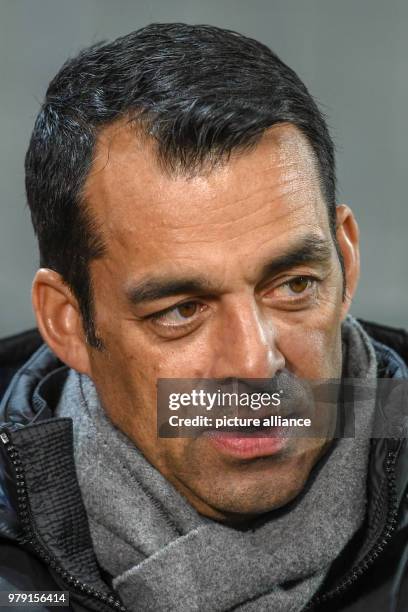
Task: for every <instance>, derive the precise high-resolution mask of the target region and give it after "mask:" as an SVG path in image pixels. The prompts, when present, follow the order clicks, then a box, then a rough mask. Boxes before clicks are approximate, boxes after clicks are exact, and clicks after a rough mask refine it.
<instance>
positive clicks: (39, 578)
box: [0, 322, 408, 612]
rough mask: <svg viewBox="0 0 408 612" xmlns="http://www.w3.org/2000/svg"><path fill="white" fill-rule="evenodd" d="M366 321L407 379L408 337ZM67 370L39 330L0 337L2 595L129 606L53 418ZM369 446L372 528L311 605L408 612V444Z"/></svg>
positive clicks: (67, 441)
mask: <svg viewBox="0 0 408 612" xmlns="http://www.w3.org/2000/svg"><path fill="white" fill-rule="evenodd" d="M363 325H364V326H365V328H366V330H367V331H368V333H369V334H370V336H371V337H372V338H373V344H374V347H375V349H376V352H377V358H378V362H379V371H378V375H379V377H383V378H394V377H397V378H401V377H403V378H407V369H406V365H405V364H406V363H407V362H408V335H407V333H406V332H405V331H403V330H396V329H392V328H389V327H385V326H379V325H374V324H372V323H367V322H363ZM404 362H405V364H404ZM66 375H67V368H66V366H64V365H63V364H62V363H61V362H59V361H58V359H56V357H55V356H54V355H53V354H52V353H51V351H50V350H49V349H48V348H47V347H46V346H45V345H43V344H42V342H41V339H40V337H39V335H38V333H37V332H36V331H30V332H25V333H23V334H20V335H18V336H14V337H12V338H8V339H6V340H3V341H1V342H0V395H2V396H3V399H2V402H1V405H0V592H2V591H3V592H5V591H7V592H17V591H69V596H70V604H69V609H71V610H76V611H84V610H101V611H110V610H122V611H124V610H125V608H124V606H123V605H122V603H121V602H120V600H119V597H118V595H117V594H116V593H115V592H114V591H113V590H112V588H111V586H110V584H109V577H108V576H106V575H103V572H102V570H101V568H100V567H99V566H98V563H97V560H96V557H95V554H94V551H93V547H92V541H91V537H90V532H89V527H88V521H87V515H86V512H85V508H84V505H83V502H82V498H81V493H80V489H79V486H78V481H77V478H76V473H75V464H74V458H73V450H72V422H71V420H70V419H57V418H54V417H53V409H54V408H55V406H56V404H57V401H58V398H59V394H60V392H61V388H62V385H63V383H64V380H65V377H66ZM405 412H406V411H405ZM371 444H372V447H371V454H370V467H369V474H368V479H367V495H368V511H367V519H366V524H365V525H364V526H363V528H362V529H361V530H360V531H359V533H358V534H356V536H355V537H354V538H353V540H352V542H350V544H349V545H348V547H347V549H346V550H345V551H344V552H343V553H342V554H341V556H340V557H339V558H338V559H337V560H336V562H335V563H334V564H333V566H332V568H331V570H330V572H329V575H328V576H327V579H326V580H325V583H324V585H323V587H322V589H321V591H320V592H319V593H318V595H317V596H316V597H315V599H314V600H313V601H312V603H311V604H310V605H309V606H308V607H307V610H313V611H314V610H316V611H317V610H328V611H330V612H336V611H338V612H340V611H341V612H363V611H364V612H366V611H367V612H368V611H370V612H402V611H408V446H407V440H406V439H405V438H403V439H389V438H383V439H375V440H372V442H371ZM305 528H306V527H305ZM15 609H16V608H15ZM22 609H23V608H22ZM24 609H31V610H34V609H35V610H48V609H49V610H52V609H55V608H51V607H46V604H42V605H40V606H39V607H36V608H34V607H32V608H24ZM60 609H64V608H60ZM65 609H67V608H65ZM152 612H154V611H152ZM209 612H211V611H209ZM271 612H273V611H271Z"/></svg>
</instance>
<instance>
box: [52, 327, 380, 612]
mask: <svg viewBox="0 0 408 612" xmlns="http://www.w3.org/2000/svg"><path fill="white" fill-rule="evenodd" d="M343 346H344V349H345V350H344V355H345V364H344V368H343V374H344V375H345V376H347V377H349V378H351V377H353V378H365V379H366V380H367V381H371V383H372V384H375V380H376V377H377V364H376V357H375V352H374V349H373V347H372V345H371V342H370V340H369V338H368V337H367V335H366V334H365V332H364V331H363V329H362V328H361V326H360V325H359V324H358V323H357V322H356V321H355V320H354V319H352V318H351V317H348V318H347V320H346V322H345V324H343ZM357 404H358V403H357ZM373 412H374V401H372V402H371V401H370V402H367V401H365V402H361V405H356V406H355V415H356V431H357V432H358V431H359V430H361V431H365V432H366V431H367V429H369V428H370V427H371V422H372V417H373ZM57 415H58V416H61V417H62V416H64V417H67V416H68V417H71V418H72V420H73V425H74V452H75V463H76V470H77V475H78V480H79V485H80V488H81V491H82V495H83V501H84V504H85V508H86V510H87V514H88V519H89V525H90V530H91V536H92V540H93V543H94V548H95V553H96V556H97V559H98V562H99V564H100V565H101V567H102V568H103V569H104V570H105V571H107V572H108V573H109V575H110V576H111V577H112V584H113V587H114V588H115V589H116V590H117V592H118V593H119V595H120V597H121V599H122V601H123V602H124V604H125V605H126V606H127V607H128V609H129V610H131V611H138V612H143V611H153V610H154V611H155V612H164V611H166V612H169V611H172V610H174V611H176V610H177V611H178V612H191V611H203V612H204V611H206V612H208V611H209V610H210V611H211V612H215V611H220V612H221V611H226V610H230V609H234V610H235V609H236V610H239V611H241V612H252V611H256V612H263V611H265V612H266V611H270V610H274V612H299V611H300V610H302V609H303V608H304V606H305V605H306V604H307V603H308V602H309V601H310V599H311V598H312V597H313V595H314V594H315V593H316V591H317V590H318V589H319V587H320V586H321V584H322V583H323V580H324V578H325V577H326V575H327V572H328V570H329V569H330V566H331V564H332V563H333V561H334V560H335V559H336V558H337V557H338V556H339V554H340V553H341V551H342V550H343V549H344V547H345V546H346V544H347V543H348V542H349V541H350V540H351V538H352V537H353V535H354V534H355V533H356V531H357V530H358V529H359V528H360V526H361V525H362V523H363V521H364V517H365V512H366V484H365V483H366V475H367V466H368V455H369V437H368V436H367V435H364V436H363V437H356V438H342V439H339V440H338V441H337V443H335V444H333V446H332V449H331V450H330V452H328V453H327V456H326V458H325V459H324V461H321V462H320V463H321V465H319V469H318V471H317V472H316V473H315V474H314V476H313V477H312V478H310V479H309V483H308V486H307V488H306V489H305V491H303V492H302V493H301V494H300V495H299V496H298V498H297V499H296V500H295V501H294V502H292V503H291V504H289V505H288V506H287V508H285V509H283V510H282V509H281V510H279V511H275V512H271V513H269V514H268V515H266V517H263V520H262V521H258V522H255V523H254V525H253V526H252V527H251V528H250V529H247V530H242V529H235V528H233V527H229V526H226V525H223V524H220V523H217V522H215V521H212V520H210V519H208V518H206V517H204V516H201V515H199V514H198V513H197V512H196V511H195V510H194V508H193V507H192V506H191V505H190V504H189V503H188V502H187V500H186V499H185V498H184V497H183V496H182V495H181V494H180V493H178V492H177V491H176V489H175V488H174V487H173V486H172V485H171V484H170V483H169V482H168V481H167V480H166V479H165V478H164V477H163V476H162V475H161V474H160V473H159V472H158V471H157V470H156V469H155V468H154V467H153V466H152V465H151V464H150V463H149V462H148V461H147V460H146V459H145V458H144V456H143V455H142V453H141V452H140V451H139V450H138V449H137V448H136V447H135V446H134V444H133V443H132V442H131V441H130V440H129V439H128V438H127V437H126V436H125V435H124V434H122V433H121V432H120V431H119V430H118V429H117V428H116V427H115V426H114V425H113V424H112V423H111V421H110V420H109V419H108V418H107V416H106V415H105V413H104V411H103V409H102V407H101V405H100V402H99V400H98V395H97V392H96V389H95V387H94V385H93V383H92V381H91V380H90V379H89V378H87V377H86V376H84V375H81V374H79V373H77V372H75V371H73V370H71V371H70V374H69V376H68V378H67V381H66V383H65V386H64V390H63V393H62V396H61V399H60V402H59V406H58V409H57Z"/></svg>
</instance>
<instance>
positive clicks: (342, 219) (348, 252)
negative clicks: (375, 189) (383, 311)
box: [336, 204, 360, 319]
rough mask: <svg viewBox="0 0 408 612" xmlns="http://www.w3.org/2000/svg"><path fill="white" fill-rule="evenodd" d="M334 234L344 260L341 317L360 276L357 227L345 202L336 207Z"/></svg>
mask: <svg viewBox="0 0 408 612" xmlns="http://www.w3.org/2000/svg"><path fill="white" fill-rule="evenodd" d="M336 236H337V243H338V245H339V248H340V251H341V254H342V256H343V262H344V274H345V283H346V287H345V295H344V299H343V308H342V310H343V312H342V318H343V319H344V318H345V317H346V315H347V313H348V311H349V309H350V306H351V302H352V299H353V297H354V294H355V291H356V289H357V285H358V279H359V276H360V246H359V229H358V224H357V221H356V218H355V217H354V214H353V211H352V210H351V209H350V208H349V207H348V206H346V205H345V204H340V205H339V206H337V208H336Z"/></svg>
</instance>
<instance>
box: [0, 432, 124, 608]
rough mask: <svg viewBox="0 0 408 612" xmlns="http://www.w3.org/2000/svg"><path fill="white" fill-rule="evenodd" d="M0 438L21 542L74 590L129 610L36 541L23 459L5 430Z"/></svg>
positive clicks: (111, 605) (112, 606)
mask: <svg viewBox="0 0 408 612" xmlns="http://www.w3.org/2000/svg"><path fill="white" fill-rule="evenodd" d="M0 439H1V441H2V442H3V444H4V446H5V448H6V450H7V453H8V456H9V457H10V461H11V463H12V464H13V468H14V472H15V475H16V488H17V507H18V516H19V519H20V521H21V524H22V528H23V533H24V537H23V538H20V543H21V544H29V545H30V546H31V547H32V548H33V549H34V550H35V552H36V553H37V555H38V556H39V557H40V558H41V559H42V560H43V561H44V562H45V563H46V565H48V566H50V567H51V568H52V569H53V570H54V572H56V573H57V574H58V575H59V576H60V577H61V578H62V580H63V581H64V582H66V584H67V585H69V586H70V587H72V588H73V589H74V590H77V591H80V592H81V593H83V594H85V595H88V596H90V597H94V598H95V599H97V600H98V601H99V602H102V603H104V604H106V605H108V606H109V607H110V608H111V609H112V610H116V612H127V608H126V607H125V606H124V605H123V604H122V602H121V601H120V600H119V599H116V598H115V597H114V596H113V595H106V594H105V593H101V592H99V591H97V590H96V589H94V588H93V587H91V586H89V585H87V584H84V583H83V582H81V581H80V580H78V579H77V578H75V576H73V575H72V574H70V573H69V572H67V571H66V570H64V568H63V567H62V566H61V565H60V564H59V562H58V561H57V559H56V558H55V557H53V556H52V555H50V554H49V553H48V552H47V550H46V549H45V548H44V547H43V546H42V545H41V544H39V543H38V542H35V534H34V531H33V529H32V527H31V520H30V509H29V503H28V496H27V488H26V482H25V477H24V469H23V467H22V462H21V459H20V458H19V454H18V450H17V449H16V448H15V446H13V444H12V441H11V440H10V438H9V436H8V435H7V433H5V432H4V430H3V432H2V433H0Z"/></svg>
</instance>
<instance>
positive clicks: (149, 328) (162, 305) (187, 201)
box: [85, 124, 346, 520]
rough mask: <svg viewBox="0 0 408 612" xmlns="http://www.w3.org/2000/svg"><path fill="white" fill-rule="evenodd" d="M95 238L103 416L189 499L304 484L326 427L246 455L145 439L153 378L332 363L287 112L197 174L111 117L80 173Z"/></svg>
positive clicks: (310, 207)
mask: <svg viewBox="0 0 408 612" xmlns="http://www.w3.org/2000/svg"><path fill="white" fill-rule="evenodd" d="M85 195H86V199H87V202H88V204H89V207H90V211H91V214H92V215H93V216H94V217H95V218H96V220H97V222H98V224H99V225H100V226H101V231H102V234H103V237H104V240H105V242H106V245H107V252H106V255H105V256H104V257H102V258H101V259H99V260H96V261H93V262H92V264H91V276H92V282H93V292H94V302H95V323H96V329H97V333H98V336H99V337H100V338H101V339H102V341H103V343H104V345H105V349H104V350H102V351H98V350H95V349H91V348H89V349H88V350H89V356H90V364H91V366H90V375H91V377H92V378H93V380H94V382H95V384H96V387H97V389H98V392H99V395H100V398H101V400H102V403H103V405H104V407H105V410H106V411H107V413H108V414H109V416H110V418H111V419H112V421H113V422H114V423H115V424H116V425H117V426H118V427H119V428H120V429H121V430H122V431H123V432H124V433H126V434H127V435H128V437H129V438H130V439H131V440H132V441H133V442H134V444H135V445H136V446H137V447H138V448H139V449H140V450H141V451H142V452H143V454H144V455H145V457H146V458H147V459H148V460H149V461H150V462H151V463H152V464H153V465H154V466H155V467H156V468H157V469H158V470H159V471H160V472H161V473H162V474H163V475H164V476H165V477H166V478H167V479H168V480H169V481H170V482H171V483H172V484H173V485H174V486H175V487H176V488H177V489H178V490H179V491H180V492H181V493H182V494H183V495H185V497H186V498H187V499H188V500H189V501H190V503H191V504H192V505H193V506H194V507H195V508H196V509H197V510H198V511H199V512H201V513H203V514H205V515H208V516H210V517H212V518H216V519H220V520H222V519H225V518H227V519H234V518H237V517H242V516H249V515H253V514H257V513H260V512H265V511H268V510H271V509H273V508H276V507H279V506H281V505H283V504H285V503H287V502H288V501H289V500H291V499H293V497H295V496H296V495H297V493H299V491H300V490H301V489H302V488H303V486H304V484H305V482H306V480H307V478H308V476H309V474H310V471H311V469H312V467H313V465H314V464H315V463H316V461H317V459H318V458H319V457H320V456H321V455H322V452H324V449H325V448H326V446H327V440H324V439H312V438H292V439H288V440H286V441H285V444H284V445H283V446H282V447H281V448H280V447H279V448H277V449H275V450H272V451H271V452H270V453H269V454H268V453H266V454H265V453H260V454H259V456H258V455H257V454H256V453H255V454H254V455H252V456H251V457H250V458H248V457H242V456H240V455H239V453H238V454H237V453H236V452H232V451H230V450H228V448H223V447H222V445H221V446H220V445H219V444H218V445H217V444H216V443H214V440H212V439H211V437H208V436H197V437H196V438H172V439H166V438H158V437H157V433H156V423H157V421H156V415H157V412H156V382H157V379H158V378H226V377H239V378H271V377H273V376H274V375H275V374H277V373H278V372H280V371H282V370H283V369H286V370H288V371H289V372H291V373H293V374H294V375H295V376H298V377H301V378H306V379H310V378H312V379H316V378H339V377H340V376H341V334H340V325H341V320H342V319H343V318H344V316H345V314H346V312H345V311H346V307H345V305H344V304H343V302H342V289H343V283H342V273H341V266H340V263H339V259H338V256H337V253H336V249H335V245H334V243H333V239H332V237H331V233H330V228H329V222H328V214H327V208H326V204H325V202H324V199H323V197H322V194H321V190H320V185H319V179H318V171H317V168H316V165H315V158H314V155H313V153H312V152H311V149H310V147H309V146H308V144H307V142H306V140H305V138H304V137H303V136H302V135H301V134H300V132H299V131H298V130H297V129H296V128H294V127H293V126H290V125H280V126H276V127H274V128H272V129H270V130H269V131H268V132H267V133H266V134H265V135H264V137H263V138H262V140H261V141H260V143H259V144H258V145H257V146H256V147H255V148H254V149H253V150H251V151H246V152H243V153H238V154H236V155H233V156H232V158H231V159H230V160H229V161H227V162H225V163H224V164H222V165H219V166H218V167H216V168H215V169H212V170H210V171H208V172H207V173H201V174H200V175H199V176H194V177H193V178H191V177H186V176H185V175H184V176H183V175H181V174H178V175H175V174H173V175H170V174H169V173H166V172H165V171H164V170H163V169H162V168H161V167H160V165H159V164H158V162H157V159H156V155H155V152H154V148H153V145H152V143H150V142H148V141H147V140H146V139H144V140H143V139H142V138H138V137H137V136H136V135H135V130H134V128H132V127H129V126H125V125H121V124H116V125H113V126H111V127H110V128H108V129H106V130H105V131H104V132H103V133H102V135H101V137H100V139H99V143H98V147H97V154H96V159H95V162H94V167H93V170H92V172H91V174H90V176H89V177H88V180H87V183H86V194H85ZM299 277H300V278H299Z"/></svg>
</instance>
